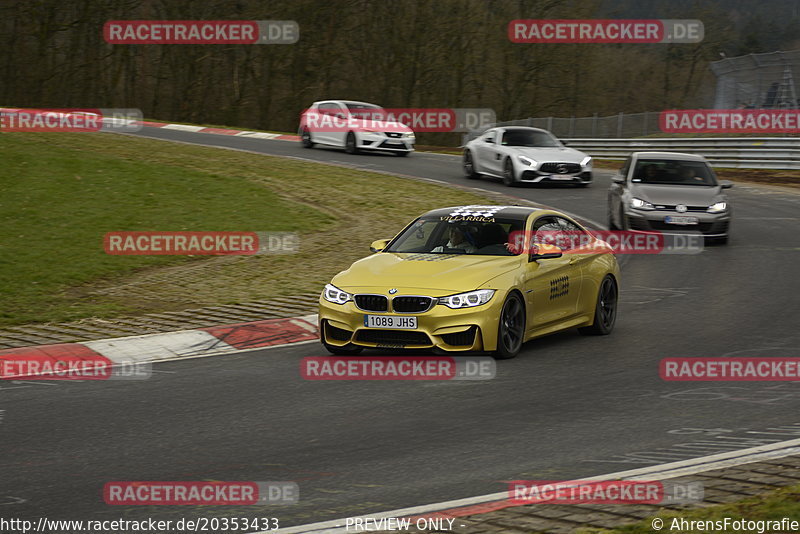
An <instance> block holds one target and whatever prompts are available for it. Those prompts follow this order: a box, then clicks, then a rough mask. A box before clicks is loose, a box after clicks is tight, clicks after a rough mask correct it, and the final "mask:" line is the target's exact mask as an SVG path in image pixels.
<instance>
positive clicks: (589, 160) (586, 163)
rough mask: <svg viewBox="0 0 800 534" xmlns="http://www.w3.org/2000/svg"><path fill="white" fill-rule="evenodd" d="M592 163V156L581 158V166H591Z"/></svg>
mask: <svg viewBox="0 0 800 534" xmlns="http://www.w3.org/2000/svg"><path fill="white" fill-rule="evenodd" d="M591 165H592V156H586V157H585V158H583V159H582V160H581V167H589V166H591Z"/></svg>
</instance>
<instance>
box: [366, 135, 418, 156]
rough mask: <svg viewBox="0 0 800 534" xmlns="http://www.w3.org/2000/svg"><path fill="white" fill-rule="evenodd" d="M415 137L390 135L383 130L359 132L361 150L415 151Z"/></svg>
mask: <svg viewBox="0 0 800 534" xmlns="http://www.w3.org/2000/svg"><path fill="white" fill-rule="evenodd" d="M415 142H416V138H415V137H390V136H388V135H386V134H385V133H383V132H375V133H372V132H359V134H358V148H359V150H376V151H382V152H413V151H414V143H415Z"/></svg>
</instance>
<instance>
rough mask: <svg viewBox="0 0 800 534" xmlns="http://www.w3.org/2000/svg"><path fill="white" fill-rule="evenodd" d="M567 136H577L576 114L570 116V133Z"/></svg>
mask: <svg viewBox="0 0 800 534" xmlns="http://www.w3.org/2000/svg"><path fill="white" fill-rule="evenodd" d="M567 137H575V115H573V116H572V117H570V118H569V135H568V136H567Z"/></svg>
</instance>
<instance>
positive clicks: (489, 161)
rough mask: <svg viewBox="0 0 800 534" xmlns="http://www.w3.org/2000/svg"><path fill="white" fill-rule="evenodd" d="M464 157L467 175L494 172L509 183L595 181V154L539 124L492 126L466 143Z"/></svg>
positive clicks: (587, 183)
mask: <svg viewBox="0 0 800 534" xmlns="http://www.w3.org/2000/svg"><path fill="white" fill-rule="evenodd" d="M463 161H464V174H466V176H467V178H472V179H474V178H480V177H481V176H482V175H486V176H493V177H495V178H501V179H502V180H503V183H504V184H506V185H509V186H513V185H519V184H521V183H562V184H563V183H567V184H575V185H577V186H579V187H586V186H588V185H589V184H590V183H592V158H591V157H590V156H588V155H587V154H585V153H583V152H581V151H579V150H575V149H573V148H569V147H566V146H564V144H563V143H561V141H559V140H558V139H556V138H555V136H553V134H551V133H550V132H548V131H547V130H540V129H539V128H529V127H526V126H507V127H498V128H491V129H489V130H487V131H485V132H484V133H483V134H481V135H480V136H478V137H476V138H475V139H473V140H472V141H470V142H468V143H467V144H466V146H464V160H463Z"/></svg>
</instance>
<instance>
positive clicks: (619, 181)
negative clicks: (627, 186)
mask: <svg viewBox="0 0 800 534" xmlns="http://www.w3.org/2000/svg"><path fill="white" fill-rule="evenodd" d="M611 181H612V182H614V183H615V184H624V183H625V177H624V176H622V175H621V174H615V175H614V176H612V177H611Z"/></svg>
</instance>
